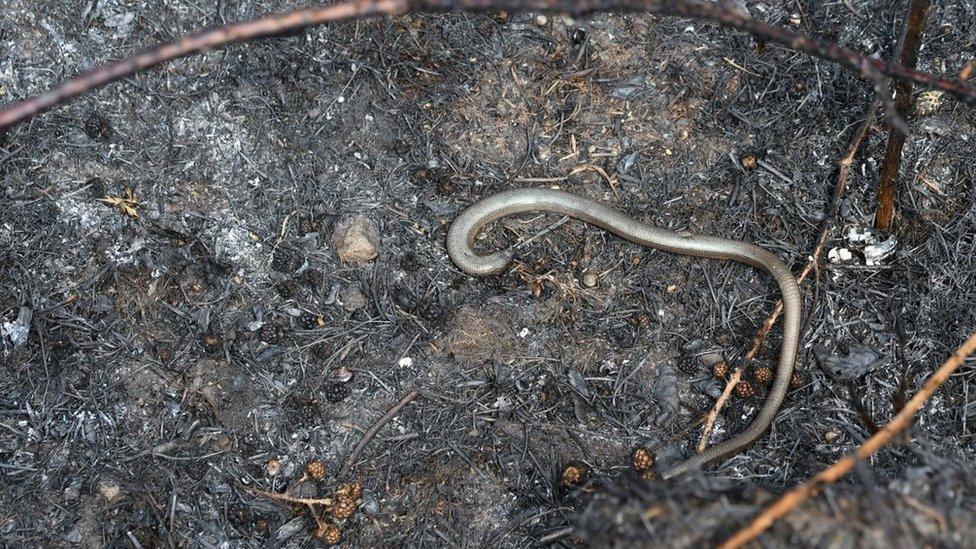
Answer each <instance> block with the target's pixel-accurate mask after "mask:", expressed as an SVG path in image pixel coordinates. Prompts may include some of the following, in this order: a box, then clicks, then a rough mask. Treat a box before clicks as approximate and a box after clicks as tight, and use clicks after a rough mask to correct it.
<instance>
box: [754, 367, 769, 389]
mask: <svg viewBox="0 0 976 549" xmlns="http://www.w3.org/2000/svg"><path fill="white" fill-rule="evenodd" d="M752 379H753V381H755V382H756V383H758V384H760V385H766V384H767V383H769V382H770V381H772V380H773V369H772V368H770V367H769V366H759V367H758V368H756V369H754V370H753V371H752Z"/></svg>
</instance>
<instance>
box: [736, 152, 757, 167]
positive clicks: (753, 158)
mask: <svg viewBox="0 0 976 549" xmlns="http://www.w3.org/2000/svg"><path fill="white" fill-rule="evenodd" d="M739 162H740V163H741V164H742V167H743V168H745V169H746V170H755V169H756V166H758V165H759V157H758V156H757V155H756V153H754V152H747V153H743V154H742V156H740V157H739Z"/></svg>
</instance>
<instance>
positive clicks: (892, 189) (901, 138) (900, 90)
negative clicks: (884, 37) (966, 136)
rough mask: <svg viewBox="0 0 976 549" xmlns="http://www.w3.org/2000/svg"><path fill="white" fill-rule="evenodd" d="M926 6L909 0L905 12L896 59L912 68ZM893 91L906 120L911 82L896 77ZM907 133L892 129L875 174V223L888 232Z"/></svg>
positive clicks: (922, 1)
mask: <svg viewBox="0 0 976 549" xmlns="http://www.w3.org/2000/svg"><path fill="white" fill-rule="evenodd" d="M928 8H929V0H911V2H909V3H908V15H907V16H905V30H904V32H903V38H902V41H901V42H902V44H901V53H900V54H899V59H898V61H899V62H900V63H901V64H902V65H905V66H906V67H915V65H916V64H918V49H919V47H920V46H921V45H922V28H923V27H924V26H925V15H926V12H927V11H928ZM895 92H896V96H897V99H896V100H895V111H896V112H897V115H898V117H899V118H901V119H902V120H906V121H907V120H908V107H909V106H910V105H911V99H912V83H911V82H908V81H905V80H899V81H898V83H897V84H896V85H895ZM907 133H908V132H902V131H898V130H897V129H895V128H892V129H891V131H889V132H888V147H887V150H886V151H885V158H884V162H882V164H881V174H880V176H879V177H878V198H877V200H878V209H877V211H876V212H875V214H874V226H875V228H876V229H878V230H881V231H890V230H891V223H892V221H894V219H895V196H896V194H897V191H898V170H899V168H900V167H901V149H902V147H903V146H904V145H905V136H906V135H907Z"/></svg>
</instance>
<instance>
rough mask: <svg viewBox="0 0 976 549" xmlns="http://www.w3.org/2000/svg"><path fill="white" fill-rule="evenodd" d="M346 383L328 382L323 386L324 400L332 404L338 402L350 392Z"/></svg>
mask: <svg viewBox="0 0 976 549" xmlns="http://www.w3.org/2000/svg"><path fill="white" fill-rule="evenodd" d="M351 392H352V391H351V389H350V388H349V384H348V383H330V384H328V385H326V386H325V400H328V401H329V402H331V403H332V404H339V403H340V402H342V401H343V400H345V399H346V397H348V396H349V393H351Z"/></svg>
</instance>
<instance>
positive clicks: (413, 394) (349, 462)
mask: <svg viewBox="0 0 976 549" xmlns="http://www.w3.org/2000/svg"><path fill="white" fill-rule="evenodd" d="M418 396H420V391H418V390H417V389H413V390H411V391H410V392H409V393H407V394H405V395H403V398H401V399H400V402H397V403H396V404H394V405H393V407H392V408H390V409H389V411H387V412H386V413H385V414H383V417H381V418H380V419H379V420H377V422H376V423H374V424H373V426H372V427H370V428H369V431H366V434H365V435H363V438H362V439H360V441H359V444H356V447H355V448H353V450H352V453H351V454H349V457H348V458H346V463H345V464H344V465H343V466H342V469H341V470H340V471H339V475H338V478H340V479H342V478H345V476H346V474H348V473H349V471H351V470H352V466H353V465H355V464H356V460H357V459H359V454H361V453H363V448H365V447H366V444H368V443H369V441H371V440H373V437H375V436H376V433H378V432H379V431H380V429H382V428H383V426H384V425H386V424H387V423H389V422H390V420H392V419H393V418H394V417H396V415H397V414H399V413H400V410H402V409H403V407H404V406H406V405H407V404H410V402H411V401H413V399H415V398H417V397H418Z"/></svg>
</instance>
